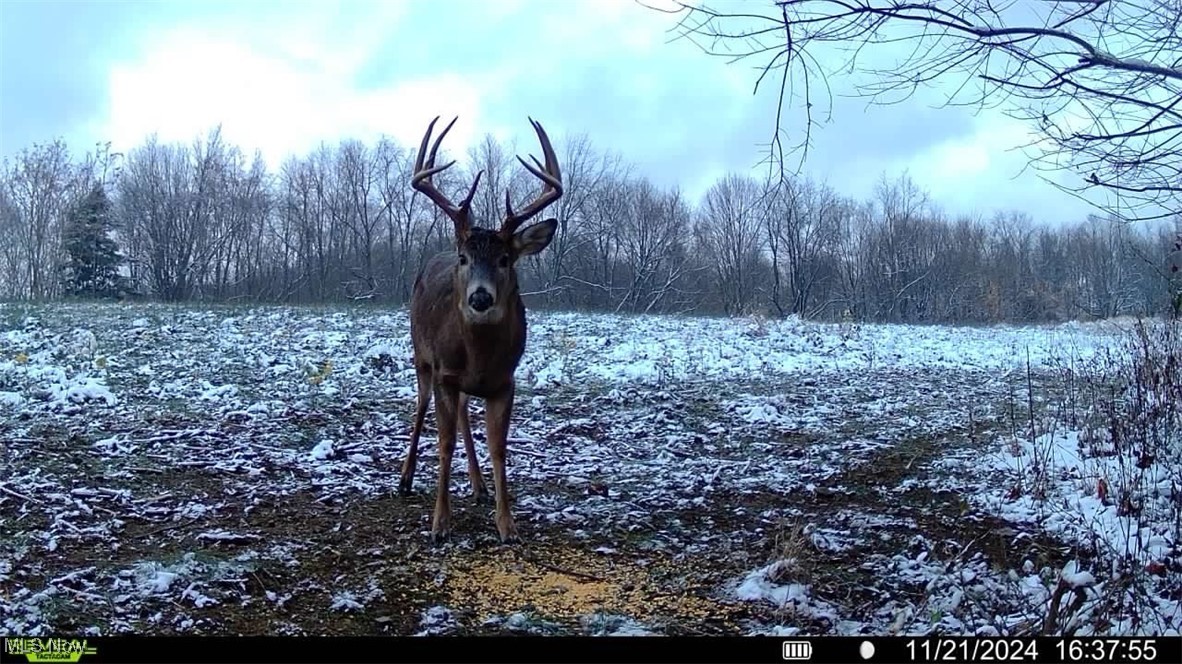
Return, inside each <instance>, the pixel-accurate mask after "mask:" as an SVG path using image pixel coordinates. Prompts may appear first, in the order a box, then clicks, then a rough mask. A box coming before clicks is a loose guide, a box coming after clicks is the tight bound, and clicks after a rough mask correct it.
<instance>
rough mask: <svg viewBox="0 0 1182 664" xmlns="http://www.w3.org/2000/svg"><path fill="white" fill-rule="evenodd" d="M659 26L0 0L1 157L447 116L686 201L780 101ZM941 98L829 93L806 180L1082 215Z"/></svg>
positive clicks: (342, 133)
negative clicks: (642, 180) (643, 178)
mask: <svg viewBox="0 0 1182 664" xmlns="http://www.w3.org/2000/svg"><path fill="white" fill-rule="evenodd" d="M650 4H655V2H654V1H653V0H650ZM672 22H673V19H671V18H670V17H669V16H666V15H663V14H661V13H658V12H654V11H651V10H648V9H645V8H644V7H642V6H640V5H638V4H636V3H635V2H633V1H632V0H586V1H582V0H553V1H546V0H492V1H485V0H434V1H431V0H384V1H379V2H361V1H358V0H340V1H336V2H334V1H330V0H314V1H313V0H302V1H301V0H286V1H284V2H270V1H268V0H240V1H238V2H224V1H219V0H201V1H197V2H187V1H165V0H158V1H154V2H131V1H130V0H67V1H53V0H0V155H3V156H10V155H12V154H13V153H15V152H17V151H18V150H20V149H21V148H23V147H26V146H28V145H30V144H32V143H34V142H45V141H49V140H52V139H53V138H55V137H59V136H60V137H63V138H65V139H66V141H67V142H68V143H69V144H70V146H71V147H72V148H73V149H74V150H75V151H77V152H82V151H85V150H87V149H89V148H90V147H91V146H93V144H94V143H95V142H98V141H105V140H110V141H112V143H113V147H114V149H115V150H117V151H124V150H127V149H129V148H131V147H134V146H135V145H138V144H139V143H141V142H142V141H143V140H144V138H145V137H146V136H147V135H149V134H151V133H153V132H154V133H156V134H157V135H158V136H159V137H160V138H161V139H162V140H165V141H182V142H188V141H191V140H192V139H194V138H196V137H198V136H199V135H203V134H205V132H207V131H208V130H209V129H211V128H213V127H214V126H215V125H217V124H218V123H221V124H222V126H223V133H224V135H225V136H226V137H227V138H228V139H229V140H231V141H232V142H234V143H235V144H237V145H239V146H240V147H242V148H243V149H244V150H246V151H247V153H248V154H249V153H251V152H253V151H254V150H255V149H258V150H261V151H262V153H263V155H264V157H265V158H266V159H267V161H268V162H269V163H271V164H278V163H281V162H282V160H283V159H284V158H285V157H286V156H288V155H291V154H303V153H306V152H307V151H309V150H310V149H312V148H313V147H314V146H316V145H318V144H319V143H320V142H321V141H329V142H334V141H336V140H338V139H340V138H345V137H349V138H358V139H361V140H364V141H373V140H376V138H377V137H378V136H380V135H382V134H386V135H389V136H392V137H394V138H395V139H397V140H398V141H400V142H401V143H403V144H405V145H412V144H417V142H418V139H419V138H420V137H421V135H422V131H423V129H424V128H425V126H426V123H427V122H428V121H429V120H430V119H431V118H432V117H434V116H435V115H443V116H445V118H450V117H451V116H452V115H456V114H458V115H460V120H459V122H457V123H456V125H455V127H454V128H453V129H452V132H451V133H450V134H449V136H448V148H449V149H450V150H451V151H452V152H453V153H454V154H465V153H466V149H467V148H468V147H469V146H470V145H473V144H475V143H476V142H477V141H479V140H480V138H481V137H482V136H483V135H484V134H486V133H491V134H492V135H494V136H496V137H497V138H499V139H508V140H516V141H517V142H518V144H519V145H520V146H522V149H521V151H522V152H524V151H535V152H536V146H535V144H534V138H533V137H532V135H530V128H529V124H528V122H527V121H526V116H527V115H529V116H532V117H534V118H535V119H538V120H540V121H541V122H542V123H543V124H544V126H545V127H546V129H547V131H548V132H549V133H550V134H551V136H552V137H554V138H555V139H556V140H561V137H562V136H563V135H566V134H569V133H585V134H587V135H588V137H589V138H590V139H591V141H592V143H593V145H594V146H595V147H596V148H598V149H600V150H609V151H614V152H617V153H619V154H620V155H622V156H623V158H624V159H625V160H626V161H628V162H630V163H632V164H634V165H635V167H636V172H639V173H643V174H645V175H647V176H649V177H650V178H652V179H653V180H654V181H655V182H657V183H658V184H660V185H663V186H674V185H676V186H680V187H681V188H682V189H683V190H684V191H685V193H686V194H687V195H689V196H691V197H693V198H695V199H696V198H697V197H698V196H700V195H701V194H702V193H703V192H704V190H705V188H706V187H708V186H709V184H710V183H711V182H713V181H714V180H715V179H716V178H718V177H719V176H720V175H722V174H724V173H727V172H737V173H750V174H752V175H760V174H761V173H762V172H763V171H762V170H761V169H760V167H758V166H757V163H758V162H759V161H760V159H761V158H762V156H763V148H762V144H764V143H766V142H767V140H768V138H769V137H770V132H771V127H772V123H773V118H774V112H775V108H774V107H775V98H774V94H775V90H774V89H773V88H774V86H767V87H766V88H765V89H761V91H760V93H759V94H758V95H753V94H752V86H753V83H754V80H755V72H754V71H753V70H752V69H751V68H750V65H746V64H735V65H728V64H726V62H725V61H723V60H721V59H718V58H712V57H709V56H707V55H705V54H703V53H701V52H700V51H699V50H698V49H697V48H696V47H694V46H693V45H691V44H690V43H688V42H685V41H675V42H672V43H669V38H670V34H669V33H668V32H667V29H668V28H670V27H671V26H672ZM833 84H834V89H835V91H836V92H837V93H839V94H842V93H845V94H849V93H852V92H853V88H852V86H853V84H854V81H850V80H841V79H834V80H833ZM938 102H939V91H928V92H924V93H923V94H921V95H919V96H917V97H916V98H914V99H912V100H910V101H908V102H904V103H900V104H896V105H893V106H885V107H873V106H871V107H868V106H867V105H866V103H865V102H864V101H861V100H855V99H845V98H838V99H837V100H836V103H835V107H834V113H833V117H832V120H831V122H830V123H829V124H828V125H826V126H825V127H823V128H821V129H820V130H819V133H818V134H816V135H815V137H814V139H815V144H814V149H813V150H812V152H811V153H810V155H809V159H808V161H807V162H806V164H805V167H804V172H805V173H806V174H807V175H809V176H811V177H813V178H815V179H818V180H822V181H826V182H828V183H829V184H830V185H831V186H833V187H834V188H835V189H837V190H838V191H840V192H842V193H845V194H849V195H853V196H858V197H866V196H869V195H870V194H871V193H872V191H873V188H874V185H875V184H876V182H877V181H878V180H879V178H880V177H881V176H882V175H883V174H884V173H885V174H886V175H888V176H889V177H894V176H897V175H899V174H901V173H903V172H904V171H906V172H908V173H909V174H910V175H911V177H912V178H913V179H914V180H915V181H916V182H917V183H918V184H919V185H920V186H921V187H923V188H924V189H926V190H927V191H929V192H930V193H931V194H932V196H933V198H934V199H935V200H936V201H937V202H938V203H939V204H940V205H941V206H942V207H943V208H944V209H945V210H947V211H948V212H950V213H953V214H981V215H986V216H990V215H992V214H993V213H994V212H995V211H998V210H1023V211H1026V212H1029V213H1030V214H1031V215H1032V216H1033V217H1034V218H1035V219H1038V220H1043V221H1046V222H1050V223H1059V222H1063V221H1072V220H1077V219H1081V218H1082V217H1083V216H1084V215H1085V214H1087V213H1088V211H1089V209H1088V208H1087V207H1086V206H1085V205H1084V204H1082V203H1080V202H1079V201H1077V200H1075V199H1074V198H1071V197H1070V196H1067V195H1065V194H1062V193H1060V192H1058V191H1057V190H1055V189H1054V188H1053V187H1051V186H1050V185H1048V184H1046V183H1044V182H1042V181H1041V180H1039V178H1038V177H1037V176H1036V175H1035V174H1034V173H1031V172H1025V173H1023V172H1022V171H1023V166H1024V165H1025V164H1026V162H1027V159H1026V158H1025V157H1024V156H1023V155H1022V154H1021V153H1020V152H1019V151H1016V150H1013V148H1014V147H1016V146H1019V145H1021V144H1024V143H1026V142H1028V141H1029V140H1030V135H1029V133H1028V130H1029V128H1028V127H1026V126H1025V125H1022V124H1019V123H1016V122H1014V121H1012V120H1009V119H1006V118H1005V117H1004V116H1002V115H1001V114H1000V113H999V112H997V111H983V112H980V113H977V114H974V113H973V112H972V111H971V110H969V109H964V108H944V109H940V108H936V106H938ZM788 118H789V121H790V123H794V122H796V120H797V119H798V118H799V116H798V115H789V116H788ZM787 128H788V129H789V130H791V131H796V130H798V128H794V127H793V126H792V124H789V125H788V127H787Z"/></svg>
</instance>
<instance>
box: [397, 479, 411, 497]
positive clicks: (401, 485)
mask: <svg viewBox="0 0 1182 664" xmlns="http://www.w3.org/2000/svg"><path fill="white" fill-rule="evenodd" d="M413 485H414V482H413V481H411V480H405V479H404V480H401V481H399V482H398V495H400V496H409V495H411V494H412V493H414V489H413V488H412V487H413Z"/></svg>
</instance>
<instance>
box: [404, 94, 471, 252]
mask: <svg viewBox="0 0 1182 664" xmlns="http://www.w3.org/2000/svg"><path fill="white" fill-rule="evenodd" d="M458 119H460V118H459V116H456V117H454V118H452V120H451V122H449V123H447V126H446V127H444V128H443V131H441V132H440V133H439V136H438V137H436V139H435V143H434V145H432V146H431V151H430V153H428V152H427V144H428V143H430V142H431V132H432V130H433V129H434V128H435V123H436V122H438V121H439V116H438V115H437V116H435V119H434V120H432V121H431V124H429V125H427V133H425V134H423V141H422V142H421V143H420V144H419V153H418V155H417V156H416V158H415V172H414V175H413V176H411V178H410V186H411V187H413V188H414V189H415V190H416V191H420V192H422V193H423V194H424V195H426V196H427V198H429V199H431V201H432V202H433V203H435V205H436V206H438V207H439V209H441V210H443V211H444V213H446V214H447V216H448V217H451V220H452V222H454V223H455V226H456V232H457V233H464V232H467V230H468V229H469V227H470V225H471V224H470V222H469V219H468V207H469V206H470V205H471V204H472V197H473V196H475V195H476V186H477V185H478V184H480V176H481V175H483V174H484V171H481V172H479V173H477V174H476V179H475V180H473V182H472V187H471V188H470V189H469V190H468V195H467V196H466V197H465V198H464V200H463V201H462V202H461V203H460V204H459V205H456V204H455V203H452V202H451V200H450V199H449V198H448V197H447V196H445V195H444V194H443V192H441V191H439V189H437V188H436V187H435V183H434V182H432V181H431V178H432V176H434V175H435V174H436V173H440V172H442V171H445V170H447V169H448V168H451V167H452V166H453V165H455V163H456V162H455V160H454V159H453V160H452V161H449V162H447V163H446V164H444V165H442V166H436V165H435V156H436V154H438V152H439V145H440V144H441V143H443V137H444V136H447V132H449V131H451V128H452V125H454V124H455V123H456V120H458ZM424 157H425V159H424Z"/></svg>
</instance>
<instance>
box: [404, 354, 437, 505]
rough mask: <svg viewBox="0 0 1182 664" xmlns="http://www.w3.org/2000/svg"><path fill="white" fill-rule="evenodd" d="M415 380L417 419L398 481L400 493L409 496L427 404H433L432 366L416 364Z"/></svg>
mask: <svg viewBox="0 0 1182 664" xmlns="http://www.w3.org/2000/svg"><path fill="white" fill-rule="evenodd" d="M415 381H416V382H417V383H418V388H419V397H418V401H417V402H416V403H415V419H414V422H413V424H412V426H411V429H410V444H409V445H407V448H406V460H404V461H403V462H402V478H401V479H400V480H399V482H398V493H400V494H402V495H404V496H408V495H410V492H411V489H412V487H413V485H414V481H415V467H416V466H417V465H418V462H419V436H420V435H421V434H422V433H423V420H424V419H426V416H427V406H429V405H430V404H431V389H432V386H433V384H432V380H431V367H429V366H428V367H424V366H416V367H415Z"/></svg>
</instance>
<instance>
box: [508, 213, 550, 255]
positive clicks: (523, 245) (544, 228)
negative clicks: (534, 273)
mask: <svg viewBox="0 0 1182 664" xmlns="http://www.w3.org/2000/svg"><path fill="white" fill-rule="evenodd" d="M557 228H558V220H557V219H546V220H544V221H539V222H538V223H536V224H533V225H532V226H528V227H526V228H523V229H521V230H519V231H517V232H516V233H514V234H513V253H515V254H517V255H518V256H529V255H531V254H536V253H538V252H539V251H541V250H543V249H545V248H546V247H547V246H548V245H549V244H550V240H553V239H554V231H555V229H557Z"/></svg>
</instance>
